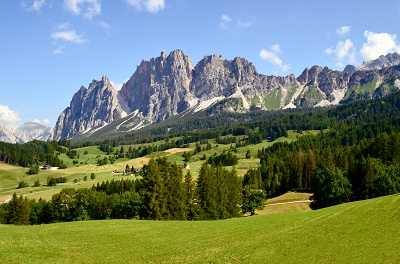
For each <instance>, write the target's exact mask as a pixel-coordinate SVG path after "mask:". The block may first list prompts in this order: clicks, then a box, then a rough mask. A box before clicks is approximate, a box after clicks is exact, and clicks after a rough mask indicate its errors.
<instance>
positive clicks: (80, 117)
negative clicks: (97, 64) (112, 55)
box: [51, 76, 126, 140]
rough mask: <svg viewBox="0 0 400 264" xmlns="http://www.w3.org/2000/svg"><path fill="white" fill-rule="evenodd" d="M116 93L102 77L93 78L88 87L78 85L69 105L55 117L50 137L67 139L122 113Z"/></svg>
mask: <svg viewBox="0 0 400 264" xmlns="http://www.w3.org/2000/svg"><path fill="white" fill-rule="evenodd" d="M121 105H122V103H121V102H120V101H119V99H118V93H117V91H116V90H115V89H114V87H113V86H112V84H111V82H110V81H109V80H108V78H107V77H106V76H103V78H102V80H101V81H96V80H93V81H92V83H91V84H90V85H89V88H86V87H84V86H82V87H81V88H80V89H79V91H78V92H76V93H75V94H74V96H73V97H72V101H71V103H70V106H69V107H67V108H66V109H65V110H64V111H63V112H62V113H61V115H60V116H59V118H58V120H57V123H56V127H55V128H54V130H53V133H52V135H51V138H52V139H54V140H58V139H61V138H69V137H71V136H73V135H75V134H78V133H84V132H85V131H87V130H89V129H91V128H96V127H101V126H104V125H106V124H109V123H111V122H113V121H115V120H118V119H120V118H121V117H124V116H126V112H125V111H124V110H123V109H122V106H121Z"/></svg>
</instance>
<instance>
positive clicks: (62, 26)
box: [57, 22, 71, 30]
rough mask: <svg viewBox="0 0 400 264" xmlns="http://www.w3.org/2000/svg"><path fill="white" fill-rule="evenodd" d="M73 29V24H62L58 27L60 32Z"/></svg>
mask: <svg viewBox="0 0 400 264" xmlns="http://www.w3.org/2000/svg"><path fill="white" fill-rule="evenodd" d="M70 27H71V24H70V23H69V22H66V23H62V24H60V25H58V26H57V29H58V30H66V29H69V28H70Z"/></svg>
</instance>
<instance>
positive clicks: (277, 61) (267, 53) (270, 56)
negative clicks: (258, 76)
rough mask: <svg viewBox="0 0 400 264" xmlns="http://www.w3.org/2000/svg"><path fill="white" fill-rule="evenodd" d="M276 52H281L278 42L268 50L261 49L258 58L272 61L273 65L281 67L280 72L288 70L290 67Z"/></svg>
mask: <svg viewBox="0 0 400 264" xmlns="http://www.w3.org/2000/svg"><path fill="white" fill-rule="evenodd" d="M278 53H281V48H280V46H279V45H278V44H275V45H272V46H271V47H270V48H269V49H268V50H267V49H261V51H260V54H259V55H260V58H261V59H263V60H266V61H269V62H270V63H272V64H273V65H274V66H275V67H278V68H280V69H281V71H282V72H286V71H288V70H290V69H291V68H292V67H291V66H290V64H284V63H283V61H282V59H281V58H280V57H279V55H278Z"/></svg>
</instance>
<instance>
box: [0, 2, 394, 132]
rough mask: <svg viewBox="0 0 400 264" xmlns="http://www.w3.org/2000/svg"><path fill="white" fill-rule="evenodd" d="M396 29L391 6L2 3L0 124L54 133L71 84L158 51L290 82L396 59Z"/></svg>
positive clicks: (124, 69)
mask: <svg viewBox="0 0 400 264" xmlns="http://www.w3.org/2000/svg"><path fill="white" fill-rule="evenodd" d="M399 25H400V0H387V1H376V0H373V1H371V0H362V1H361V0H360V1H356V0H352V1H349V0H346V1H344V0H336V1H318V0H313V1H312V0H305V1H295V0H293V1H285V0H282V1H267V0H250V1H243V0H242V1H239V0H213V1H211V0H1V1H0V34H1V41H0V78H1V82H0V87H1V88H0V89H1V97H0V122H4V123H7V124H9V125H13V126H17V125H19V124H22V123H24V122H27V121H36V122H40V123H42V124H44V125H47V126H54V125H55V123H56V121H57V118H58V116H59V115H60V113H61V112H62V111H63V110H64V109H65V108H66V107H68V106H69V103H70V101H71V99H72V96H73V94H74V93H75V92H77V91H78V89H79V88H80V86H82V85H84V86H86V87H87V86H88V85H89V83H90V82H91V81H92V80H93V79H97V80H99V79H101V77H102V75H103V74H105V75H107V77H108V78H109V79H110V80H111V81H112V82H113V83H114V84H115V86H116V87H117V88H118V87H120V86H121V84H122V83H123V82H124V81H126V80H127V79H128V78H129V77H130V76H131V75H132V74H133V73H134V71H135V69H136V66H137V65H138V64H139V63H140V62H141V60H143V59H145V60H148V59H150V58H152V57H157V56H159V55H160V53H161V51H166V52H167V53H169V52H171V51H172V50H174V49H181V50H183V51H184V52H185V54H187V55H188V56H189V57H190V58H191V59H192V62H193V64H196V63H197V62H198V61H199V60H201V59H202V58H203V57H204V56H205V55H212V54H218V55H222V57H223V58H225V59H229V60H231V59H234V58H235V57H243V58H245V59H247V60H249V61H250V62H252V63H253V64H254V65H255V67H256V68H257V71H258V72H259V73H262V74H266V75H280V76H283V75H288V74H292V73H294V74H295V75H296V76H298V75H299V74H301V72H302V71H303V69H304V68H306V67H308V68H310V67H312V66H313V65H320V66H328V67H330V68H332V69H337V70H343V68H344V66H345V65H347V64H355V65H359V64H361V63H362V62H363V61H364V60H370V59H375V58H377V57H378V56H379V55H385V54H387V53H389V52H395V51H397V52H400V39H399V34H400V27H399Z"/></svg>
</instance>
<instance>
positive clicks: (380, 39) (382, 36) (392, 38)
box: [360, 30, 400, 60]
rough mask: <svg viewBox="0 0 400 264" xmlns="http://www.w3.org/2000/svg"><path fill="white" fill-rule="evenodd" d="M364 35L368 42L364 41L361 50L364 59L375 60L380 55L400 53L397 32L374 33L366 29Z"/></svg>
mask: <svg viewBox="0 0 400 264" xmlns="http://www.w3.org/2000/svg"><path fill="white" fill-rule="evenodd" d="M364 37H365V38H366V39H367V43H364V44H363V46H362V48H361V50H360V54H361V56H362V57H363V59H364V60H374V59H376V58H378V57H379V56H380V55H386V54H388V53H390V52H398V53H400V45H399V44H397V43H396V37H397V36H396V34H393V35H390V34H388V33H374V32H372V31H368V30H366V31H364Z"/></svg>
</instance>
